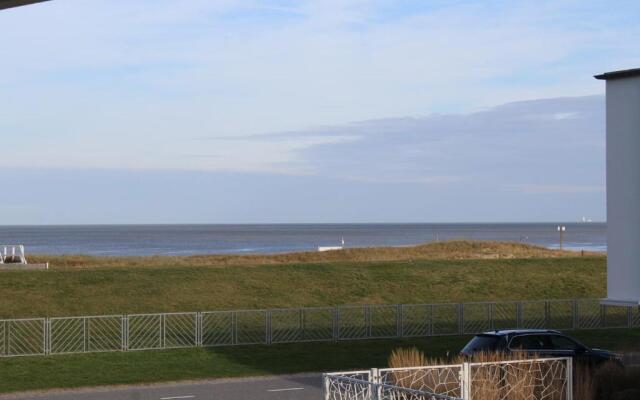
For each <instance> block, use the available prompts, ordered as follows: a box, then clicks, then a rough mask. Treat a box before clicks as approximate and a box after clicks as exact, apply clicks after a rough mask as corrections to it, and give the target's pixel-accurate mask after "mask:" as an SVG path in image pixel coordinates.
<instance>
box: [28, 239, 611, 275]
mask: <svg viewBox="0 0 640 400" xmlns="http://www.w3.org/2000/svg"><path fill="white" fill-rule="evenodd" d="M580 255H581V253H578V252H572V251H560V250H550V249H546V248H544V247H539V246H533V245H528V244H524V243H511V242H491V241H469V240H452V241H445V242H436V243H426V244H421V245H417V246H406V247H368V248H345V249H343V250H336V251H326V252H317V251H312V252H297V253H282V254H246V255H238V254H213V255H194V256H187V257H177V256H151V257H93V256H87V255H81V254H75V255H74V254H70V255H31V256H29V261H30V262H33V263H39V262H49V263H50V266H51V268H54V269H60V268H63V269H67V268H72V269H73V268H98V267H107V268H118V267H163V266H172V267H175V266H226V265H239V266H240V265H274V264H299V263H322V262H359V261H406V260H440V259H447V260H468V259H512V258H519V259H520V258H556V257H577V256H580ZM584 255H587V256H598V257H601V256H603V255H602V254H600V253H585V254H584Z"/></svg>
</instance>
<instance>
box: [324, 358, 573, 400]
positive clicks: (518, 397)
mask: <svg viewBox="0 0 640 400" xmlns="http://www.w3.org/2000/svg"><path fill="white" fill-rule="evenodd" d="M323 389H324V398H325V400H400V399H402V400H472V399H473V400H484V399H492V400H522V399H527V400H572V399H573V362H572V360H571V358H542V359H532V360H517V361H499V362H483V363H463V364H452V365H438V366H426V367H412V368H385V369H372V370H370V371H351V372H336V373H329V374H324V375H323Z"/></svg>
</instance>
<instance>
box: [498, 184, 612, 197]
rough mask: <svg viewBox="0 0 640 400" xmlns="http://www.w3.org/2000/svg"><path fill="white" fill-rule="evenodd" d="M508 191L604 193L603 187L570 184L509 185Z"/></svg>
mask: <svg viewBox="0 0 640 400" xmlns="http://www.w3.org/2000/svg"><path fill="white" fill-rule="evenodd" d="M509 189H511V190H516V191H519V192H522V193H526V194H579V193H604V191H605V187H604V185H602V186H598V185H593V186H586V185H585V186H579V185H573V184H572V183H565V184H562V185H538V184H520V185H511V186H509Z"/></svg>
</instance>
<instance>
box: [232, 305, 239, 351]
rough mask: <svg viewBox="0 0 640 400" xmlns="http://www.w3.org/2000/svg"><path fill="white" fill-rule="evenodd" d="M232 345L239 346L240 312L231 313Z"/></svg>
mask: <svg viewBox="0 0 640 400" xmlns="http://www.w3.org/2000/svg"><path fill="white" fill-rule="evenodd" d="M231 344H238V312H237V311H233V312H232V313H231Z"/></svg>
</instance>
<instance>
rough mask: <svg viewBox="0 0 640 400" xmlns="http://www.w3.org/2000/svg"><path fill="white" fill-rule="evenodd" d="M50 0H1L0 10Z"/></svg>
mask: <svg viewBox="0 0 640 400" xmlns="http://www.w3.org/2000/svg"><path fill="white" fill-rule="evenodd" d="M43 1H48V0H0V10H4V9H5V8H12V7H20V6H26V5H28V4H34V3H41V2H43Z"/></svg>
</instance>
